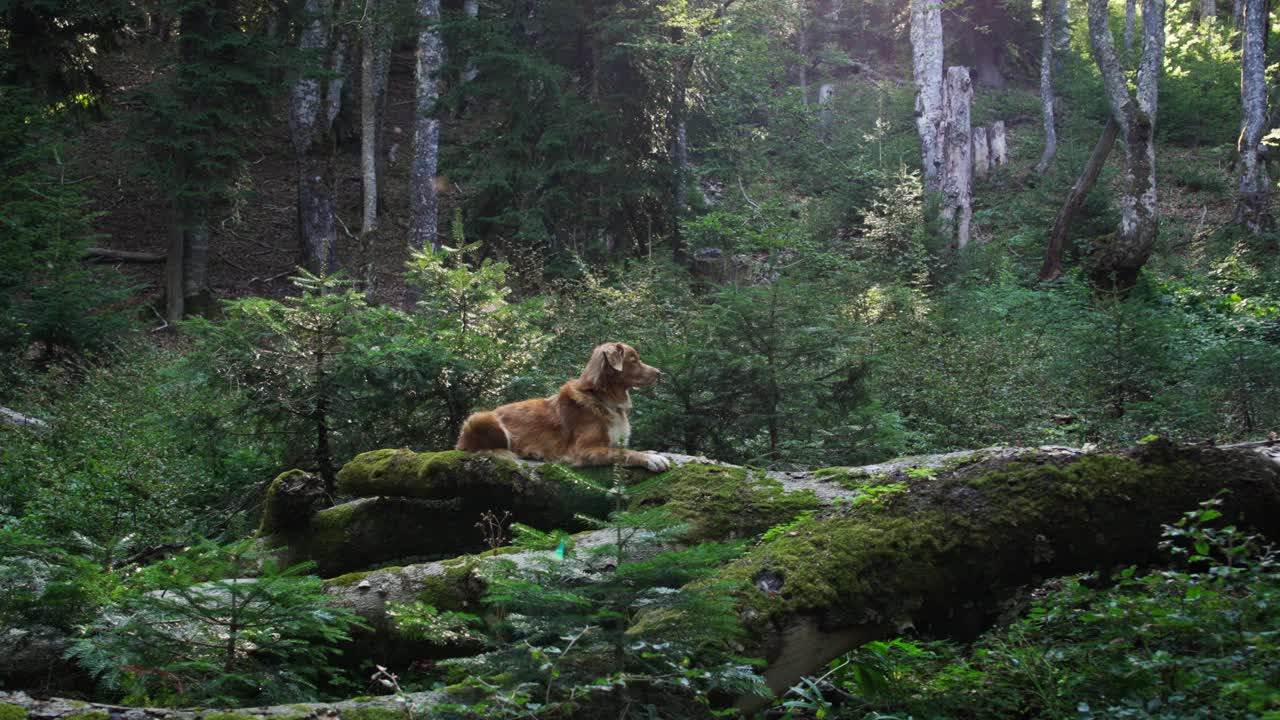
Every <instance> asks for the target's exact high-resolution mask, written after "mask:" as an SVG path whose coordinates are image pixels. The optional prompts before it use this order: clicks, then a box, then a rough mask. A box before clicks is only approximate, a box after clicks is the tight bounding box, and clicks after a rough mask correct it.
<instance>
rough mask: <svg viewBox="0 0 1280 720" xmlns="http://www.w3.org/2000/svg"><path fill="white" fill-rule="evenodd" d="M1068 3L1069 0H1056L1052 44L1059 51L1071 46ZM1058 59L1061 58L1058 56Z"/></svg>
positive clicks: (1069, 7) (1069, 8)
mask: <svg viewBox="0 0 1280 720" xmlns="http://www.w3.org/2000/svg"><path fill="white" fill-rule="evenodd" d="M1070 3H1071V0H1058V5H1057V13H1058V18H1057V22H1055V23H1054V24H1053V26H1054V27H1053V31H1054V34H1055V35H1056V36H1057V37H1056V38H1055V39H1054V46H1055V47H1054V49H1055V50H1058V51H1059V52H1065V51H1066V50H1067V49H1068V48H1070V47H1071V6H1070ZM1059 61H1061V58H1059Z"/></svg>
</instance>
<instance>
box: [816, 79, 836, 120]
mask: <svg viewBox="0 0 1280 720" xmlns="http://www.w3.org/2000/svg"><path fill="white" fill-rule="evenodd" d="M835 96H836V86H835V84H834V83H829V82H828V83H822V84H821V85H819V86H818V107H820V108H822V116H821V120H822V127H823V129H824V130H829V129H831V122H832V119H833V116H832V113H831V99H832V98H834V97H835Z"/></svg>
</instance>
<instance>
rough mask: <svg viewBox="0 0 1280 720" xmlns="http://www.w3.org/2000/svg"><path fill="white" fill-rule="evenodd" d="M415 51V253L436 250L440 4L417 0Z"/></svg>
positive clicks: (411, 170) (411, 243) (411, 213)
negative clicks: (428, 248)
mask: <svg viewBox="0 0 1280 720" xmlns="http://www.w3.org/2000/svg"><path fill="white" fill-rule="evenodd" d="M417 2H418V4H417V17H418V24H419V27H418V51H417V65H416V67H415V70H414V78H415V80H416V82H417V94H416V100H415V108H416V111H417V114H416V115H415V117H414V124H413V125H414V127H413V162H412V164H411V165H410V168H409V246H410V247H412V248H413V249H415V250H422V249H423V248H426V247H430V248H431V249H432V250H439V249H440V245H441V243H440V236H439V233H438V231H437V226H438V218H437V213H438V198H437V196H436V173H437V164H438V161H439V155H440V120H439V119H437V118H436V117H434V115H433V112H434V110H435V104H436V99H437V97H438V94H439V88H438V82H437V80H436V73H438V72H439V71H440V64H441V59H442V54H441V53H442V46H441V42H440V31H439V29H438V28H437V27H436V26H435V23H436V22H437V21H438V20H439V19H440V0H417Z"/></svg>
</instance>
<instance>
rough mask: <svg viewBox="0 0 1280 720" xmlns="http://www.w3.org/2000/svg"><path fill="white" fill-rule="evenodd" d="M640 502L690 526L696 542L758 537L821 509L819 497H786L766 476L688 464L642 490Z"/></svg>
mask: <svg viewBox="0 0 1280 720" xmlns="http://www.w3.org/2000/svg"><path fill="white" fill-rule="evenodd" d="M638 498H639V501H640V502H641V503H644V504H663V505H665V506H666V507H667V508H669V509H670V510H671V511H672V512H673V513H674V514H675V515H676V517H678V518H680V519H681V520H683V521H685V522H688V523H689V524H690V530H689V531H688V532H687V533H686V534H685V539H686V540H688V541H690V542H703V541H707V540H723V539H728V538H741V537H753V536H755V535H759V534H760V533H762V532H764V531H765V530H768V529H769V528H771V527H773V526H775V525H778V524H779V523H784V522H788V521H790V520H792V519H794V518H795V517H796V516H797V515H799V514H801V513H803V512H805V511H807V510H815V509H817V508H818V507H819V505H820V502H819V500H818V497H817V495H814V494H813V492H811V491H809V490H805V491H801V492H795V493H788V492H785V491H784V490H783V487H782V483H780V482H778V481H776V480H772V479H770V478H769V477H768V476H767V475H766V474H765V473H764V472H763V471H759V470H750V469H748V468H740V467H724V466H721V465H683V466H681V467H678V468H676V469H674V470H672V471H670V472H668V473H665V474H663V475H661V476H659V477H658V478H656V479H654V480H653V481H651V483H649V484H646V485H644V486H641V489H640V490H639V491H638Z"/></svg>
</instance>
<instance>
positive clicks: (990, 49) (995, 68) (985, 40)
mask: <svg viewBox="0 0 1280 720" xmlns="http://www.w3.org/2000/svg"><path fill="white" fill-rule="evenodd" d="M973 55H974V60H976V63H975V67H974V71H975V73H976V75H977V81H978V85H979V86H981V87H987V88H994V89H996V90H1001V89H1003V88H1004V87H1005V85H1007V84H1008V83H1007V82H1006V81H1005V79H1004V72H1002V71H1001V70H1000V63H1001V62H1002V61H1003V60H1004V42H1003V41H1002V40H1001V39H1000V38H998V37H995V36H994V35H986V36H983V37H982V38H981V39H980V40H979V41H978V46H977V47H976V48H974V53H973Z"/></svg>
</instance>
